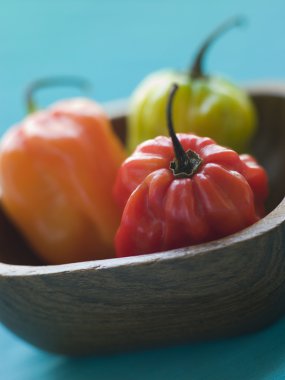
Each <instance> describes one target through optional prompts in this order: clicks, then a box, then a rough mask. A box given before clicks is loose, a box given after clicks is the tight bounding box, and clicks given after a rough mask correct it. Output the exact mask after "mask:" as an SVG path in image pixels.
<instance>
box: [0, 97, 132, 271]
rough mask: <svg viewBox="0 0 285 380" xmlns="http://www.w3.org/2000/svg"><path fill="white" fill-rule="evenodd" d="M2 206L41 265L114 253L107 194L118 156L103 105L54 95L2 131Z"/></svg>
mask: <svg viewBox="0 0 285 380" xmlns="http://www.w3.org/2000/svg"><path fill="white" fill-rule="evenodd" d="M0 149H1V150H0V154H1V155H0V181H1V189H2V195H1V198H2V204H3V207H4V210H5V211H6V212H7V214H8V216H9V217H10V218H11V219H12V221H13V222H14V223H15V224H16V225H17V226H18V228H19V229H20V230H21V232H22V233H23V235H24V236H25V237H26V239H27V240H28V241H29V243H30V244H31V246H32V247H33V249H34V250H35V252H36V253H38V254H39V255H40V256H41V257H42V258H43V259H44V260H45V261H46V262H48V263H54V264H58V263H66V262H75V261H83V260H91V259H102V258H108V257H112V256H114V249H113V239H114V234H115V231H116V229H117V227H118V224H119V218H120V213H119V210H118V207H117V206H116V204H115V203H114V201H113V198H112V187H113V185H114V178H115V176H116V172H117V170H118V168H119V166H120V164H121V162H122V161H123V159H124V158H125V152H124V149H123V147H122V145H121V143H120V142H119V140H118V139H117V137H116V136H115V135H114V133H113V131H112V129H111V125H110V123H109V121H108V119H107V116H106V115H105V113H104V111H103V109H102V108H101V107H100V106H99V105H98V104H97V103H95V102H94V101H91V100H88V99H84V98H78V99H71V100H66V101H61V102H59V103H57V104H55V105H53V106H51V107H50V108H49V109H46V110H43V111H39V112H36V113H34V114H32V115H31V116H29V117H27V118H26V119H25V120H23V121H22V122H21V123H20V124H18V125H16V126H14V127H12V128H11V129H10V130H8V131H7V133H6V134H5V135H4V137H3V139H2V141H1V148H0Z"/></svg>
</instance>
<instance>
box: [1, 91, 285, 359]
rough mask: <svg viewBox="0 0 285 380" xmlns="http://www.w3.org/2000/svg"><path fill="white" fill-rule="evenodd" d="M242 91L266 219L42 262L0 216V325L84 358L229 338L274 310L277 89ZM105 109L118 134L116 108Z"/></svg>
mask: <svg viewBox="0 0 285 380" xmlns="http://www.w3.org/2000/svg"><path fill="white" fill-rule="evenodd" d="M250 92H251V94H252V95H253V99H254V101H255V103H256V106H257V109H258V116H259V124H260V128H259V132H258V134H257V136H256V138H255V140H254V145H253V147H252V149H253V152H254V153H255V154H256V156H257V157H258V159H259V160H260V162H261V163H262V164H263V165H264V166H265V167H266V168H267V169H268V171H269V175H270V187H271V195H270V199H269V201H268V210H270V211H271V210H272V211H271V212H270V213H269V214H268V215H267V216H266V217H265V218H263V219H262V220H260V221H259V222H258V223H256V224H255V225H253V226H250V227H249V228H247V229H245V230H243V231H241V232H239V233H236V234H234V235H231V236H229V237H226V238H223V239H220V240H217V241H215V242H211V243H207V244H201V245H198V246H195V247H188V248H184V249H179V250H175V251H168V252H166V253H159V254H152V255H146V256H138V257H131V258H122V259H111V260H102V261H92V262H86V263H75V264H68V265H56V266H43V265H38V264H39V263H38V261H37V259H36V258H35V256H34V255H33V254H32V253H31V252H30V250H29V248H28V247H27V246H26V245H25V243H24V240H23V239H22V238H21V237H20V236H19V234H18V233H17V231H16V230H15V229H14V227H13V226H12V225H11V224H10V223H9V222H8V221H7V219H6V218H5V216H4V215H3V213H2V214H1V215H0V260H1V261H2V263H0V319H1V321H2V322H3V323H4V324H5V325H6V326H8V327H9V328H10V329H11V330H12V331H14V332H15V333H16V334H18V335H19V336H21V337H22V338H24V339H26V340H27V341H29V342H31V343H33V344H35V345H37V346H39V347H41V348H43V349H46V350H49V351H54V352H60V353H65V354H85V353H102V352H110V351H117V350H123V349H132V348H140V347H144V346H153V345H156V346H157V345H163V344H169V343H177V342H185V341H193V340H201V339H211V338H216V337H226V336H233V335H236V334H241V333H245V332H250V331H254V330H256V329H259V328H261V327H263V326H265V325H267V324H269V323H271V322H272V321H273V320H275V319H276V318H278V317H279V316H281V315H282V314H283V313H284V311H285V302H284V295H285V231H284V229H285V222H284V219H285V200H284V194H285V181H284V173H285V128H284V125H285V90H284V95H283V93H281V92H278V93H275V92H274V88H273V89H272V88H270V89H267V90H266V87H265V88H263V89H262V91H261V90H260V91H259V90H256V89H251V90H250ZM123 109H124V107H122V105H121V106H120V110H123ZM110 112H112V115H113V121H114V128H115V129H116V130H118V131H120V135H121V137H122V139H123V138H124V123H125V119H124V117H123V114H124V112H123V113H122V112H119V113H118V111H117V110H115V111H114V109H113V110H112V111H110Z"/></svg>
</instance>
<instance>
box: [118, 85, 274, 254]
mask: <svg viewBox="0 0 285 380" xmlns="http://www.w3.org/2000/svg"><path fill="white" fill-rule="evenodd" d="M177 88H178V87H177V86H176V85H174V86H173V88H172V90H171V93H170V97H169V102H168V107H167V116H168V117H167V120H168V128H169V133H170V136H171V138H168V137H164V136H159V137H157V138H155V139H153V140H148V141H146V142H144V143H142V144H141V145H139V146H138V147H137V149H136V150H135V152H134V153H133V155H131V156H130V157H129V158H128V159H127V160H126V161H125V162H124V163H123V164H122V166H121V168H120V169H119V172H118V176H117V179H116V184H115V188H114V195H115V198H116V200H117V202H118V203H119V205H120V206H121V207H124V211H123V215H122V219H121V224H120V227H119V229H118V231H117V234H116V239H115V245H116V253H117V256H119V257H122V256H133V255H140V254H146V253H152V252H159V251H164V250H168V249H174V248H178V247H184V246H189V245H193V244H198V243H203V242H207V241H211V240H214V239H217V238H220V237H224V236H226V235H229V234H232V233H234V232H237V231H240V230H242V229H243V228H245V227H247V226H249V225H251V224H253V223H255V222H256V221H258V220H259V219H260V218H261V217H262V216H264V214H265V211H264V201H265V199H266V197H267V195H268V184H267V175H266V172H265V170H264V169H263V168H262V167H261V166H259V165H258V164H257V163H256V161H255V160H254V158H253V157H251V156H249V155H241V156H239V155H238V154H237V153H236V152H234V151H233V150H231V149H228V148H224V147H222V146H219V145H217V144H216V143H215V142H214V141H213V140H212V139H210V138H204V137H203V138H201V137H198V136H196V135H193V134H178V135H177V136H176V134H175V132H174V129H173V125H172V109H171V107H172V101H173V97H174V94H175V92H176V90H177ZM174 153H175V156H176V158H175V159H174V160H173V158H174Z"/></svg>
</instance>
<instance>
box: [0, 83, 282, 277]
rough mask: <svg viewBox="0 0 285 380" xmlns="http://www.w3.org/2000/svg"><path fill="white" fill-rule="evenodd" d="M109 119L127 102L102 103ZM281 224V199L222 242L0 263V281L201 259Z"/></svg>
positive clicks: (259, 90) (275, 88)
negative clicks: (68, 259)
mask: <svg viewBox="0 0 285 380" xmlns="http://www.w3.org/2000/svg"><path fill="white" fill-rule="evenodd" d="M243 87H244V88H245V89H246V90H247V91H248V92H249V93H250V94H251V95H265V96H266V95H271V96H278V97H280V96H283V97H285V82H280V81H278V82H274V81H273V82H257V83H253V84H247V85H244V86H243ZM106 108H108V110H109V112H108V113H109V116H110V117H114V116H116V117H118V116H123V114H124V112H122V110H126V109H127V101H126V100H119V101H115V102H110V103H106ZM284 221H285V197H284V198H283V199H282V201H281V202H280V203H279V205H277V207H275V209H274V210H272V211H271V212H270V213H269V214H267V215H266V216H265V217H264V218H262V219H261V220H259V221H258V222H257V223H255V224H253V225H251V226H249V227H247V228H245V229H243V230H241V231H239V232H237V233H235V234H232V235H229V236H226V237H224V238H221V239H218V240H215V241H211V242H208V243H203V244H199V245H195V246H189V247H184V248H180V249H175V250H170V251H164V252H159V253H152V254H146V255H140V256H132V257H123V258H111V259H104V260H92V261H84V262H76V263H70V264H57V265H37V266H32V265H15V264H6V263H2V262H0V279H1V277H14V276H17V277H18V276H35V275H49V274H60V273H65V272H66V273H69V272H78V271H87V270H105V269H111V268H117V267H118V268H119V267H126V266H132V267H133V266H141V265H144V264H146V265H150V264H152V263H155V262H157V261H169V260H175V259H178V258H186V257H194V256H196V255H204V254H208V253H212V252H215V251H217V250H219V249H221V248H227V247H228V246H232V245H234V244H240V243H244V242H246V241H247V240H250V239H254V238H257V237H258V236H260V235H261V234H264V233H267V232H269V231H271V230H273V229H274V228H276V227H278V226H279V225H280V224H282V223H283V222H284Z"/></svg>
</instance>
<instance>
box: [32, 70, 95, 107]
mask: <svg viewBox="0 0 285 380" xmlns="http://www.w3.org/2000/svg"><path fill="white" fill-rule="evenodd" d="M53 86H72V87H77V88H79V89H81V90H82V91H84V92H89V91H90V88H91V85H90V82H88V81H87V80H86V79H83V78H80V77H74V76H59V77H51V78H42V79H39V80H36V81H34V82H32V83H31V84H30V85H29V86H28V87H27V89H26V92H25V104H26V109H27V113H28V114H30V113H33V112H35V111H36V110H37V109H38V106H37V103H36V101H35V93H36V92H37V91H39V90H41V89H43V88H47V87H53Z"/></svg>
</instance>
